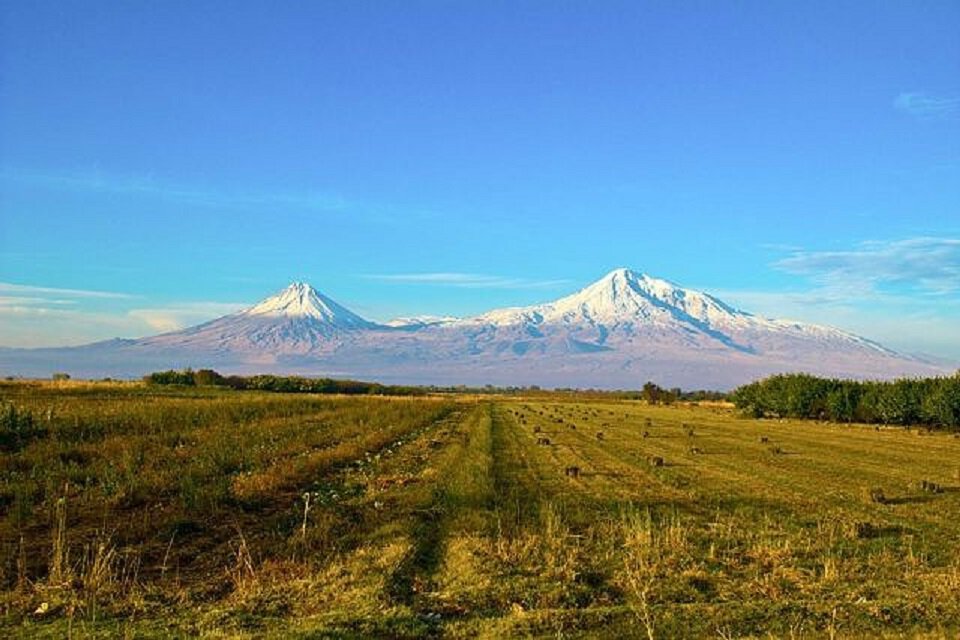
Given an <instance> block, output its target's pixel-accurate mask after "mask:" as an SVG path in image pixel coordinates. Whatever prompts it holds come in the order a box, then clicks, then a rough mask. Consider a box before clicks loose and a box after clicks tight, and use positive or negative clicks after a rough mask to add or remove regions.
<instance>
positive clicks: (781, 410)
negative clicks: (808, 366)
mask: <svg viewBox="0 0 960 640" xmlns="http://www.w3.org/2000/svg"><path fill="white" fill-rule="evenodd" d="M731 400H732V401H733V403H734V404H735V405H736V406H737V408H739V409H740V410H741V411H743V412H744V413H746V414H747V415H750V416H752V417H756V418H763V417H779V418H801V419H812V420H831V421H834V422H865V423H870V424H896V425H926V426H928V427H932V428H940V429H956V428H960V371H958V372H957V373H956V374H955V375H953V376H951V377H937V378H903V379H900V380H893V381H889V382H879V381H857V380H839V379H836V378H818V377H816V376H812V375H807V374H782V375H775V376H771V377H769V378H765V379H763V380H759V381H756V382H751V383H750V384H745V385H743V386H741V387H738V388H737V389H736V390H735V391H734V392H733V394H732V395H731Z"/></svg>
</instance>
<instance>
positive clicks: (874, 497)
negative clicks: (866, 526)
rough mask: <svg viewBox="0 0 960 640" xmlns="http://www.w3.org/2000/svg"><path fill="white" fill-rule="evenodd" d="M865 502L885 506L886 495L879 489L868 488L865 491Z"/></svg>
mask: <svg viewBox="0 0 960 640" xmlns="http://www.w3.org/2000/svg"><path fill="white" fill-rule="evenodd" d="M866 496H867V500H869V501H870V502H873V503H874V504H886V503H887V494H885V493H884V492H883V488H881V487H870V488H869V489H867V491H866Z"/></svg>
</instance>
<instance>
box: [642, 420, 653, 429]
mask: <svg viewBox="0 0 960 640" xmlns="http://www.w3.org/2000/svg"><path fill="white" fill-rule="evenodd" d="M643 426H645V427H652V426H653V420H651V419H650V418H647V419H646V420H644V421H643Z"/></svg>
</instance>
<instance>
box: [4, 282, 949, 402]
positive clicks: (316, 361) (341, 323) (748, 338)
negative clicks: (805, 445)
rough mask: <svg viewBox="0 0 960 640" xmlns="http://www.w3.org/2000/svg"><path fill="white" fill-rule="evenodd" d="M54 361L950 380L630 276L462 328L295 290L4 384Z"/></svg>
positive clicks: (608, 381)
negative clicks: (358, 308) (364, 311)
mask: <svg viewBox="0 0 960 640" xmlns="http://www.w3.org/2000/svg"><path fill="white" fill-rule="evenodd" d="M84 357H86V361H85V360H84ZM54 360H56V361H58V362H61V363H64V362H67V363H71V362H72V363H73V365H72V366H73V367H74V368H75V370H76V371H78V372H85V373H88V374H93V375H101V374H102V375H141V374H142V373H146V372H147V370H148V369H149V370H152V369H151V368H157V367H158V366H159V367H161V368H170V367H171V366H214V365H216V366H220V367H221V368H223V369H224V370H225V371H234V372H238V373H249V372H257V371H276V372H289V373H302V374H308V375H309V374H316V375H347V376H350V375H353V376H365V377H367V378H371V379H380V380H384V381H400V382H408V383H448V384H458V383H477V382H483V383H488V382H489V383H492V384H520V385H527V384H539V385H541V386H580V387H585V386H589V387H619V388H628V387H631V386H637V385H638V384H642V383H643V382H644V381H645V380H647V379H654V380H658V381H660V382H663V383H666V384H672V385H676V386H686V387H691V386H695V387H701V388H709V387H712V388H728V387H731V386H735V385H736V384H740V383H743V382H747V381H749V380H751V379H754V378H756V377H760V376H762V375H769V374H770V373H776V372H786V371H798V370H802V371H808V372H811V373H818V374H826V375H836V376H840V377H859V378H870V377H876V378H883V377H894V376H902V375H930V374H935V373H941V372H945V370H944V369H942V368H940V367H938V366H937V365H934V364H933V363H930V362H927V361H924V360H922V359H920V358H916V357H912V356H908V355H904V354H900V353H898V352H896V351H894V350H891V349H888V348H887V347H884V346H883V345H880V344H879V343H876V342H874V341H872V340H869V339H867V338H863V337H861V336H858V335H855V334H853V333H849V332H846V331H843V330H840V329H836V328H833V327H827V326H821V325H815V324H808V323H802V322H794V321H786V320H777V319H770V318H763V317H760V316H756V315H753V314H751V313H749V312H747V311H743V310H740V309H737V308H735V307H733V306H731V305H729V304H727V303H725V302H723V301H722V300H720V299H719V298H717V297H715V296H712V295H710V294H709V293H705V292H701V291H697V290H694V289H688V288H684V287H682V286H680V285H677V284H675V283H673V282H671V281H669V280H665V279H661V278H656V277H653V276H650V275H648V274H645V273H642V272H638V271H633V270H630V269H627V268H623V267H621V268H618V269H614V270H613V271H610V272H609V273H607V274H606V275H604V276H603V277H602V278H600V279H599V280H597V281H595V282H593V283H590V284H588V285H587V286H585V287H583V288H581V289H580V290H578V291H576V292H574V293H571V294H569V295H567V296H563V297H561V298H558V299H556V300H553V301H549V302H544V303H539V304H533V305H528V306H522V307H508V308H502V309H493V310H490V311H487V312H485V313H481V314H478V315H475V316H471V317H467V318H449V317H441V318H435V317H413V318H410V319H406V320H403V319H401V320H394V321H390V322H386V323H378V322H374V321H371V320H368V319H366V318H363V317H362V316H360V315H359V314H356V313H354V312H353V311H351V310H349V309H348V308H346V307H344V306H343V305H340V304H339V303H337V302H336V301H335V300H333V299H332V298H330V297H328V296H326V295H325V294H323V293H322V292H320V291H319V290H317V289H315V288H314V287H312V286H311V285H309V284H307V283H304V282H294V283H292V284H290V285H289V286H288V287H286V288H284V289H282V290H280V291H279V292H277V293H275V294H274V295H271V296H269V297H267V298H265V299H264V300H262V301H260V302H258V303H256V304H254V305H252V306H250V307H247V308H245V309H242V310H240V311H237V312H235V313H232V314H228V315H226V316H222V317H219V318H215V319H213V320H210V321H208V322H205V323H202V324H199V325H196V326H193V327H188V328H186V329H182V330H180V331H174V332H168V333H164V334H160V335H156V336H149V337H145V338H139V339H133V340H121V341H106V342H101V343H94V344H91V345H85V346H81V347H72V348H61V349H47V350H16V349H13V350H5V351H3V352H0V372H3V373H8V372H9V373H21V374H23V373H26V374H28V375H37V374H36V373H34V372H36V371H37V370H38V369H42V367H47V368H48V370H49V367H50V365H51V362H52V361H54ZM18 368H19V370H18ZM62 368H63V366H62V365H61V366H58V369H62ZM639 378H643V380H640V379H639Z"/></svg>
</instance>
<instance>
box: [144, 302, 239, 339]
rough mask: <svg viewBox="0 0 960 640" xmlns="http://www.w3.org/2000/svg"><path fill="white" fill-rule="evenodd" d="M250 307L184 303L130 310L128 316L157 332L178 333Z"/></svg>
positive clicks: (213, 303) (236, 304)
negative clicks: (185, 328)
mask: <svg viewBox="0 0 960 640" xmlns="http://www.w3.org/2000/svg"><path fill="white" fill-rule="evenodd" d="M246 306H248V305H245V304H242V303H239V302H236V303H233V302H184V303H179V304H172V305H167V306H164V307H159V308H145V309H130V310H129V311H128V312H127V315H128V316H129V317H130V318H134V319H136V320H140V321H141V322H143V323H144V324H146V325H147V326H148V327H150V328H151V329H153V330H155V331H163V332H167V331H177V330H178V329H183V328H184V327H189V326H191V325H194V324H198V323H201V322H205V321H207V320H212V319H213V318H217V317H219V316H223V315H226V314H228V313H233V312H234V311H239V310H240V309H242V308H244V307H246Z"/></svg>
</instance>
